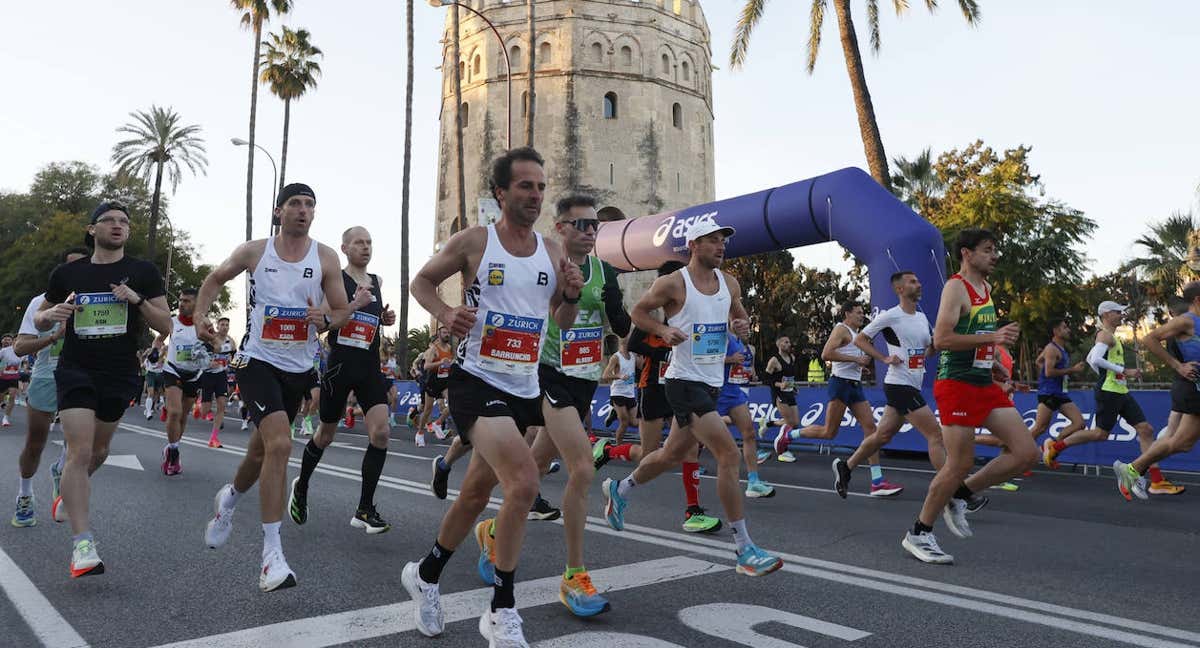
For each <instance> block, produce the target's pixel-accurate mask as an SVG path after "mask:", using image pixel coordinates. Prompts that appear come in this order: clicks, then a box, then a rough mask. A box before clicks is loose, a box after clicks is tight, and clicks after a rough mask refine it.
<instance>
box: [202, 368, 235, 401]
mask: <svg viewBox="0 0 1200 648" xmlns="http://www.w3.org/2000/svg"><path fill="white" fill-rule="evenodd" d="M227 396H229V384H228V382H227V379H226V377H225V372H224V371H221V372H220V373H216V372H211V371H206V372H204V373H202V374H200V402H201V403H211V402H213V400H215V399H217V398H225V397H227Z"/></svg>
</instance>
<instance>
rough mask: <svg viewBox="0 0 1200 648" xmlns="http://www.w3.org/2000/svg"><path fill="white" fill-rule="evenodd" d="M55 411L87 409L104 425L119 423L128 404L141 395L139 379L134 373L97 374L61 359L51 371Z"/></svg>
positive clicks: (140, 380) (63, 358)
mask: <svg viewBox="0 0 1200 648" xmlns="http://www.w3.org/2000/svg"><path fill="white" fill-rule="evenodd" d="M54 384H55V388H56V390H57V394H58V410H59V411H60V412H61V411H63V410H69V409H89V410H92V411H93V412H95V413H96V419H97V420H100V421H104V422H105V423H115V422H117V421H119V420H121V416H122V415H123V414H125V410H126V408H128V407H129V403H130V401H132V400H133V399H135V398H137V397H138V395H139V394H140V393H141V386H142V379H141V376H139V375H138V374H137V372H136V371H131V372H129V373H116V374H111V373H100V372H95V371H88V370H87V369H84V368H82V367H80V366H78V365H75V364H73V363H72V362H71V361H70V360H67V359H66V358H65V357H61V358H59V361H58V367H56V368H55V369H54Z"/></svg>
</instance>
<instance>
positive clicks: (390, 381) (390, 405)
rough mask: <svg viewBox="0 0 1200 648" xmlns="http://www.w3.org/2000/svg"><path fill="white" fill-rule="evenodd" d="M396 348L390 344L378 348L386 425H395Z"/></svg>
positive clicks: (391, 426) (390, 426)
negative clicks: (385, 405)
mask: <svg viewBox="0 0 1200 648" xmlns="http://www.w3.org/2000/svg"><path fill="white" fill-rule="evenodd" d="M397 367H398V365H397V364H396V350H395V349H393V348H392V345H391V344H386V345H384V346H383V348H381V349H380V356H379V373H380V374H381V375H382V376H383V381H384V384H386V385H387V387H388V391H387V411H388V427H389V428H393V427H396V395H397V394H396V382H395V380H396V370H397Z"/></svg>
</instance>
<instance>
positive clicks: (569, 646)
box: [534, 632, 682, 648]
mask: <svg viewBox="0 0 1200 648" xmlns="http://www.w3.org/2000/svg"><path fill="white" fill-rule="evenodd" d="M534 646H535V647H536V648H682V647H681V646H680V645H679V644H676V643H671V642H669V641H663V640H662V639H655V638H654V637H643V636H642V635H635V634H626V633H624V632H576V633H575V634H569V635H566V636H564V637H555V638H553V639H547V640H545V641H539V642H537V643H536V644H534Z"/></svg>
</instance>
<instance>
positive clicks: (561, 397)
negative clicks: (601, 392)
mask: <svg viewBox="0 0 1200 648" xmlns="http://www.w3.org/2000/svg"><path fill="white" fill-rule="evenodd" d="M538 384H539V385H541V387H542V400H543V401H544V402H547V403H549V404H550V407H553V408H554V409H563V408H566V407H574V408H575V411H576V412H578V413H579V421H580V422H581V423H584V424H586V423H587V420H588V416H590V415H591V413H592V397H593V396H595V395H596V383H594V382H592V381H590V380H584V379H583V378H575V377H573V376H568V375H565V374H563V373H562V372H560V371H558V370H557V369H555V368H554V367H551V366H549V365H544V364H540V363H539V364H538Z"/></svg>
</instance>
